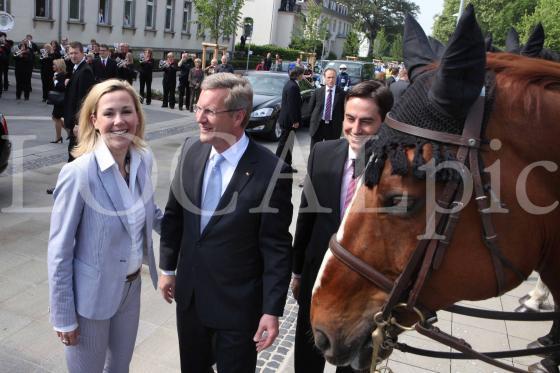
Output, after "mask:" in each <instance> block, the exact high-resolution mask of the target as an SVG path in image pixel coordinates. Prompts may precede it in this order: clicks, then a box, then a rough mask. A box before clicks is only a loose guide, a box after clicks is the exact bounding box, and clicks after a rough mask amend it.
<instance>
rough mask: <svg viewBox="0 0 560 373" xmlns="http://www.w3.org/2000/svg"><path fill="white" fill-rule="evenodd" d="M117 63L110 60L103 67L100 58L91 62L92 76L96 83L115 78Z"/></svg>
mask: <svg viewBox="0 0 560 373" xmlns="http://www.w3.org/2000/svg"><path fill="white" fill-rule="evenodd" d="M117 72H118V68H117V62H116V61H115V60H113V59H112V58H108V59H107V66H103V62H101V58H99V59H97V58H96V59H94V60H93V74H94V75H95V81H96V82H102V81H104V80H107V79H111V78H116V77H117Z"/></svg>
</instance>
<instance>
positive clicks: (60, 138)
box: [51, 137, 63, 144]
mask: <svg viewBox="0 0 560 373" xmlns="http://www.w3.org/2000/svg"><path fill="white" fill-rule="evenodd" d="M62 142H63V140H62V137H59V138H58V139H57V140H54V141H51V144H58V143H61V144H62Z"/></svg>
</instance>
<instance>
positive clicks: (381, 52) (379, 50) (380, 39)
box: [373, 28, 389, 58]
mask: <svg viewBox="0 0 560 373" xmlns="http://www.w3.org/2000/svg"><path fill="white" fill-rule="evenodd" d="M388 49H389V42H388V41H387V36H385V29H384V28H382V29H381V30H379V32H378V33H377V36H376V37H375V40H374V41H373V56H374V57H376V58H382V57H383V56H386V55H387V50H388Z"/></svg>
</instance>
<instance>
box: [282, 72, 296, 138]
mask: <svg viewBox="0 0 560 373" xmlns="http://www.w3.org/2000/svg"><path fill="white" fill-rule="evenodd" d="M278 121H279V122H280V126H281V127H282V128H283V129H288V128H291V127H292V124H294V123H300V124H301V91H300V89H299V85H298V83H297V82H296V81H295V80H293V79H290V80H288V81H287V82H286V84H285V85H284V88H283V89H282V108H281V110H280V115H279V117H278Z"/></svg>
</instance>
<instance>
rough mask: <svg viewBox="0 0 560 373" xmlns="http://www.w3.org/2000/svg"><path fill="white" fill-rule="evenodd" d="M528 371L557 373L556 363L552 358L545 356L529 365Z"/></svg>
mask: <svg viewBox="0 0 560 373" xmlns="http://www.w3.org/2000/svg"><path fill="white" fill-rule="evenodd" d="M528 371H529V372H531V373H558V365H557V364H556V363H555V362H554V360H552V359H550V358H546V359H544V360H541V361H540V362H538V363H535V364H533V365H530V366H529V368H528Z"/></svg>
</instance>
